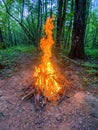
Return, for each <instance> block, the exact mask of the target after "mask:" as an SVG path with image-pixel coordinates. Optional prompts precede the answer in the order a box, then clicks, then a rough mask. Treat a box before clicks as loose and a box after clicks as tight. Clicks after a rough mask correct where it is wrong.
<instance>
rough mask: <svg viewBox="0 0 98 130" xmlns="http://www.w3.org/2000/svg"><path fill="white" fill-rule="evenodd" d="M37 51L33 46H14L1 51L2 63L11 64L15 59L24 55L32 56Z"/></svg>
mask: <svg viewBox="0 0 98 130" xmlns="http://www.w3.org/2000/svg"><path fill="white" fill-rule="evenodd" d="M34 51H35V47H34V46H33V45H32V46H14V47H10V48H8V49H4V50H0V63H1V64H10V62H13V61H14V59H15V58H18V57H20V55H22V54H30V53H33V52H34Z"/></svg>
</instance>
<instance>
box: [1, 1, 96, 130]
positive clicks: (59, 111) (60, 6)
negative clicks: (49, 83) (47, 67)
mask: <svg viewBox="0 0 98 130" xmlns="http://www.w3.org/2000/svg"><path fill="white" fill-rule="evenodd" d="M49 17H50V18H51V17H54V20H53V24H54V29H53V39H54V45H53V48H52V58H51V62H53V64H54V65H55V67H57V66H58V68H59V70H58V71H60V72H61V73H62V75H63V76H64V77H65V78H66V80H68V82H69V89H68V90H67V92H66V94H65V95H63V98H62V97H61V99H60V100H59V101H47V103H46V104H45V106H44V107H42V108H37V106H38V103H39V101H37V100H38V97H37V96H35V99H34V98H32V97H30V98H29V99H26V100H22V99H23V98H25V96H26V95H28V92H30V91H32V90H31V88H32V87H31V84H32V81H33V74H34V70H35V69H34V68H35V66H38V65H39V64H40V61H41V56H42V55H43V51H42V49H41V48H40V39H41V38H42V37H43V36H45V35H46V34H45V31H44V29H43V27H44V24H45V22H46V20H47V18H49ZM45 38H46V39H47V35H46V37H45ZM31 94H32V93H31ZM23 95H25V96H24V97H23ZM29 96H31V95H29ZM26 98H27V97H26ZM35 100H36V101H35ZM41 103H42V101H41ZM42 104H44V103H42ZM38 129H41V130H98V1H97V0H0V130H38Z"/></svg>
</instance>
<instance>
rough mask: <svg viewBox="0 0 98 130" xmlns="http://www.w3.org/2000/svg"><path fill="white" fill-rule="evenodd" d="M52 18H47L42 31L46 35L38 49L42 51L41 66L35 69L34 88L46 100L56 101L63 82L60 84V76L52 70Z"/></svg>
mask: <svg viewBox="0 0 98 130" xmlns="http://www.w3.org/2000/svg"><path fill="white" fill-rule="evenodd" d="M53 19H54V18H53V17H51V18H47V20H46V24H45V25H44V30H45V33H46V35H45V36H44V37H43V38H42V39H41V40H40V48H41V49H42V50H43V56H42V58H41V64H40V65H39V66H38V67H35V72H34V75H33V76H34V78H35V86H36V87H37V90H38V91H39V92H42V93H43V95H44V96H45V97H47V98H48V100H57V99H58V96H59V94H60V93H61V92H62V89H63V87H64V84H63V83H64V82H63V83H61V80H62V76H61V74H59V73H58V72H57V71H56V69H55V68H54V66H53V64H52V62H51V57H52V47H53V44H54V40H53V36H52V31H53V29H54V25H53V22H52V20H53Z"/></svg>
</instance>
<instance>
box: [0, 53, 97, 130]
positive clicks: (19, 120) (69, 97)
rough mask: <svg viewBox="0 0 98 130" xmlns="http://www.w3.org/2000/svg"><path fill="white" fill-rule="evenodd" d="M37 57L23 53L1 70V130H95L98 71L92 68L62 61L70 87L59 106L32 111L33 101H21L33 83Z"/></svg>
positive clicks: (48, 104)
mask: <svg viewBox="0 0 98 130" xmlns="http://www.w3.org/2000/svg"><path fill="white" fill-rule="evenodd" d="M36 57H37V56H36V54H35V53H33V54H31V53H22V54H21V55H19V56H18V55H17V56H16V57H14V61H13V62H11V63H10V64H9V65H5V67H4V68H3V69H1V70H0V130H98V71H94V70H92V71H91V68H90V69H89V68H84V67H82V66H77V65H76V64H74V63H69V62H68V61H66V60H64V59H62V63H63V65H62V66H61V68H62V70H63V74H64V75H65V77H66V78H67V79H68V81H69V82H70V86H71V89H70V91H69V92H68V93H67V94H66V96H65V98H64V99H63V100H62V102H59V103H58V102H49V103H47V104H46V107H45V109H44V110H39V111H35V106H34V103H33V101H32V100H27V101H22V100H21V95H22V94H23V90H24V89H25V88H26V87H27V86H28V84H29V83H30V82H32V75H33V72H34V66H35V65H36V63H37V58H36ZM11 60H13V59H11ZM60 64H61V63H60Z"/></svg>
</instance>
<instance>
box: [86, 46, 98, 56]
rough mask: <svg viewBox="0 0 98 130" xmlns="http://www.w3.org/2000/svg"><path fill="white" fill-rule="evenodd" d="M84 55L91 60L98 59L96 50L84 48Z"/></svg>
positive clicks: (97, 50)
mask: <svg viewBox="0 0 98 130" xmlns="http://www.w3.org/2000/svg"><path fill="white" fill-rule="evenodd" d="M85 52H86V55H87V56H89V57H92V58H98V49H96V48H89V47H86V48H85Z"/></svg>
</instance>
